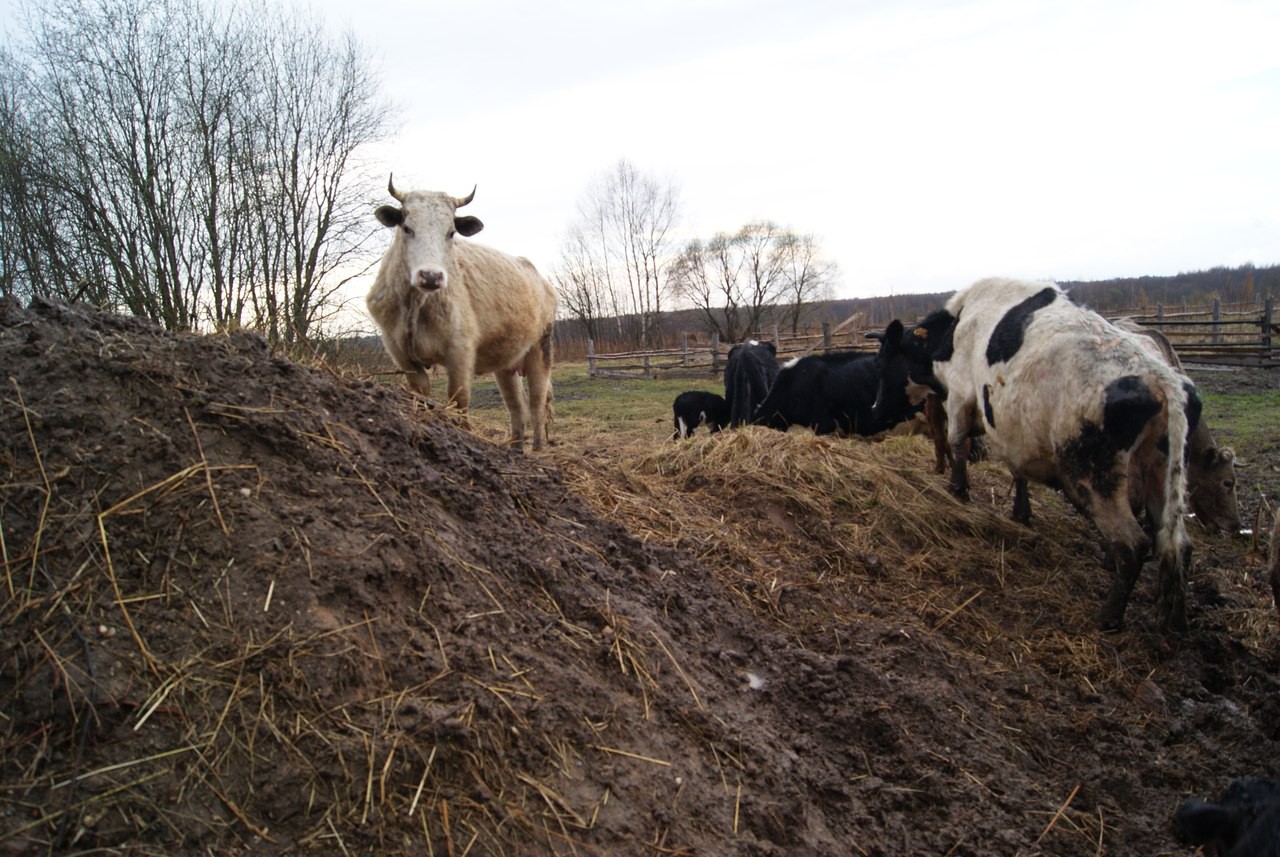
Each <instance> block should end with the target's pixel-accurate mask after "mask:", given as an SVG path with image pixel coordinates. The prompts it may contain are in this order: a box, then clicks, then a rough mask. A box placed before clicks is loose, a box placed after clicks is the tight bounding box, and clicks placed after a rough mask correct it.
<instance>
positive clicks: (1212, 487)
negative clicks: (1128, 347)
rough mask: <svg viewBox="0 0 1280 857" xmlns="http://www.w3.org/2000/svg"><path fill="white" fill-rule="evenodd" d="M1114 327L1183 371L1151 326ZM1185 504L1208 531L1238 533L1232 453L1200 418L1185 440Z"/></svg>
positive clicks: (1122, 323)
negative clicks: (1139, 339)
mask: <svg viewBox="0 0 1280 857" xmlns="http://www.w3.org/2000/svg"><path fill="white" fill-rule="evenodd" d="M1112 323H1113V324H1115V326H1116V327H1119V328H1120V329H1121V330H1127V331H1129V332H1130V333H1136V334H1139V335H1140V336H1142V337H1143V338H1144V340H1145V342H1146V343H1147V344H1148V348H1147V350H1148V351H1150V352H1151V353H1152V354H1154V355H1155V356H1156V357H1159V358H1160V359H1161V360H1163V361H1165V362H1166V363H1168V364H1169V365H1170V366H1172V367H1173V368H1174V369H1176V370H1177V371H1179V372H1181V371H1182V361H1181V360H1179V359H1178V355H1177V353H1175V352H1174V350H1173V345H1172V344H1171V343H1170V342H1169V338H1168V337H1166V336H1165V335H1164V334H1163V333H1161V332H1160V331H1158V330H1156V329H1155V328H1153V327H1144V326H1142V325H1140V324H1138V323H1137V322H1135V321H1133V320H1132V319H1128V318H1122V319H1118V320H1116V321H1114V322H1112ZM1187 502H1188V504H1189V505H1190V506H1191V511H1193V512H1195V514H1196V520H1197V521H1198V522H1199V523H1200V525H1201V526H1202V527H1204V528H1205V529H1206V530H1208V531H1209V532H1214V531H1218V532H1223V533H1230V534H1232V535H1234V534H1235V533H1238V532H1240V503H1239V500H1238V499H1237V498H1236V468H1235V453H1234V452H1233V451H1232V450H1231V449H1230V448H1229V447H1219V446H1217V444H1215V443H1214V440H1213V432H1212V431H1210V430H1209V425H1208V423H1207V422H1205V420H1204V419H1203V418H1202V419H1201V420H1200V421H1199V422H1198V423H1197V424H1196V426H1195V428H1194V429H1193V430H1192V431H1191V434H1190V436H1189V437H1188V438H1187Z"/></svg>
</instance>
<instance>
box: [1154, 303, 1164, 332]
mask: <svg viewBox="0 0 1280 857" xmlns="http://www.w3.org/2000/svg"><path fill="white" fill-rule="evenodd" d="M1163 322H1164V304H1156V330H1158V331H1160V332H1161V333H1164V324H1163Z"/></svg>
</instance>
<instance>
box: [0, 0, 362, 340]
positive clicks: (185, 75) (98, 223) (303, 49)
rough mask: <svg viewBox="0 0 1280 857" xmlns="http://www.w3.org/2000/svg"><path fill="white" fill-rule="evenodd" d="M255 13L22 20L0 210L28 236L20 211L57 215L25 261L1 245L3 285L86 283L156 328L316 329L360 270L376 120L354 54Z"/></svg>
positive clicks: (75, 288) (286, 333)
mask: <svg viewBox="0 0 1280 857" xmlns="http://www.w3.org/2000/svg"><path fill="white" fill-rule="evenodd" d="M267 11H268V14H267V15H265V16H264V15H263V10H262V9H261V8H260V7H259V8H255V9H252V10H249V9H237V8H235V7H227V6H220V5H216V4H203V3H201V2H200V0H87V2H86V0H36V2H35V3H33V5H32V6H30V7H28V18H27V24H26V36H27V38H26V42H25V44H23V45H22V48H23V50H22V51H21V52H22V53H23V57H22V59H21V61H19V60H18V59H17V58H15V57H13V56H7V55H6V56H0V64H3V66H4V68H3V70H0V75H3V76H2V77H0V80H3V81H4V83H3V84H0V89H2V91H3V94H2V95H0V99H2V100H0V109H3V111H4V116H3V119H2V120H0V122H2V124H3V128H0V146H3V149H2V150H0V153H3V156H4V158H5V162H4V163H3V164H0V173H3V177H0V184H2V187H0V205H2V206H4V209H3V211H0V213H2V214H4V215H6V217H7V216H9V215H10V214H15V213H16V214H20V215H22V216H23V217H24V218H25V219H26V221H27V222H29V223H32V224H34V223H36V214H35V213H33V212H32V211H31V208H32V200H34V199H37V198H38V199H40V200H45V201H47V202H45V203H43V204H45V205H47V206H52V208H53V211H52V212H49V213H52V214H55V215H56V219H54V218H49V219H48V222H50V223H53V224H54V226H53V227H52V228H51V229H46V232H45V233H43V235H44V237H41V238H40V241H39V243H38V244H34V243H33V242H32V241H27V245H29V248H30V249H29V251H28V252H26V255H25V256H22V255H21V254H19V253H18V252H17V245H16V244H6V243H4V238H5V237H6V236H0V258H3V260H4V262H3V264H4V265H5V269H4V273H5V276H6V277H8V275H9V274H10V273H11V272H12V273H17V272H18V271H19V269H18V268H17V267H15V265H14V264H13V263H11V262H10V259H13V260H18V259H19V258H22V259H23V260H24V261H23V263H22V268H21V276H22V277H23V278H24V279H25V280H26V281H27V285H26V288H28V289H30V290H32V291H33V292H34V291H35V290H36V289H42V290H46V291H50V292H52V293H58V294H68V295H69V294H71V293H73V292H84V291H85V290H86V288H90V287H92V286H93V285H94V284H102V289H103V295H104V297H105V299H106V300H108V301H109V302H110V303H111V304H113V305H115V306H117V307H120V308H124V309H127V310H129V311H130V312H133V313H135V314H137V315H142V316H145V317H148V318H151V319H154V320H156V321H160V322H162V323H163V324H165V325H166V326H168V327H170V328H191V327H195V326H197V325H198V324H199V323H200V322H202V321H203V322H211V323H213V324H214V325H215V326H230V325H237V324H241V323H244V322H245V321H246V320H247V321H248V322H249V323H251V324H255V325H257V326H260V327H261V328H263V329H264V330H265V331H266V332H267V333H268V335H269V336H270V337H271V338H272V339H273V340H274V341H277V342H283V343H289V342H291V341H293V339H294V338H295V337H305V336H307V335H308V331H309V330H310V329H311V328H312V327H313V326H314V325H315V324H317V323H323V322H324V321H325V319H326V318H327V317H328V314H329V313H331V312H332V311H333V308H334V299H335V293H336V291H337V290H338V288H340V286H341V285H342V279H341V278H342V276H344V275H345V276H347V277H350V276H353V275H357V274H358V273H360V270H361V268H362V267H363V266H365V265H367V264H369V263H370V262H372V261H373V260H372V259H370V258H368V254H367V253H366V251H365V250H364V245H365V242H366V241H367V240H368V239H369V237H370V236H371V235H372V233H373V232H374V230H373V228H372V226H371V225H370V224H369V223H368V222H367V218H366V217H365V210H364V209H365V207H366V206H365V205H364V199H363V192H362V187H363V182H364V181H365V180H366V177H365V176H362V175H359V174H358V170H357V169H356V168H355V161H354V156H355V153H356V152H357V150H358V149H359V148H360V147H361V146H363V145H364V144H366V143H369V142H372V141H375V140H377V139H379V138H380V137H381V136H382V135H383V134H385V129H386V126H385V124H384V123H385V118H384V117H385V116H386V115H387V113H386V111H384V110H382V109H381V106H380V105H379V104H377V103H376V90H375V86H374V78H373V76H372V74H371V72H370V70H369V68H370V67H369V62H368V59H367V57H366V56H365V55H364V53H363V52H362V51H361V49H360V48H359V46H358V45H357V44H356V43H355V42H354V40H352V39H351V38H350V37H347V38H345V39H344V40H342V41H340V42H337V43H334V42H331V41H329V40H328V39H326V37H325V35H324V32H323V30H322V28H321V26H320V24H319V23H318V22H316V21H314V20H310V19H307V18H305V17H303V16H302V15H301V14H299V13H294V14H292V15H291V16H289V17H286V16H284V15H283V14H281V13H280V12H279V11H278V10H267ZM273 12H274V14H271V13H273ZM36 135H38V139H39V141H40V145H39V146H38V147H33V146H31V145H30V144H29V143H27V142H25V141H29V140H30V139H32V138H33V137H35V136H36ZM11 164H12V165H13V166H14V169H13V170H9V169H8V168H9V166H10V165H11ZM32 234H34V235H36V236H37V237H40V236H41V235H42V233H39V232H34V233H32ZM11 246H12V247H14V248H15V249H14V250H13V252H10V250H9V249H8V248H9V247H11ZM72 278H74V281H73V279H72ZM59 281H60V282H59ZM0 282H7V281H6V280H0ZM4 287H5V288H8V289H13V288H15V286H13V285H5V286H4ZM246 317H247V319H246Z"/></svg>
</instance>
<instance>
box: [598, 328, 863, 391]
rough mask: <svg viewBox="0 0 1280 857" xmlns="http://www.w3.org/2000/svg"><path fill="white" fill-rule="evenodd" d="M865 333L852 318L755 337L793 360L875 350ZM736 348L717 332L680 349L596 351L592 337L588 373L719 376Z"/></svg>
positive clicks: (686, 340)
mask: <svg viewBox="0 0 1280 857" xmlns="http://www.w3.org/2000/svg"><path fill="white" fill-rule="evenodd" d="M865 333H866V329H865V328H862V327H861V326H860V325H859V324H858V323H857V321H854V320H852V319H851V320H850V321H847V322H843V323H841V324H840V325H838V326H837V328H835V329H833V328H832V327H831V324H830V323H827V322H824V323H823V325H822V332H821V333H816V334H802V335H797V336H792V335H790V334H782V333H779V331H778V326H777V325H776V324H775V325H774V326H773V328H772V329H771V330H770V332H769V333H768V334H766V335H757V336H755V337H753V338H754V339H758V340H760V341H762V342H772V343H773V344H774V347H775V348H777V349H778V359H779V360H790V359H791V358H792V357H799V356H801V355H803V354H808V353H810V352H813V351H830V350H832V349H839V350H841V351H850V350H863V351H868V352H870V351H875V350H876V348H877V347H878V345H877V343H876V342H874V341H872V340H869V339H867V338H866V337H865V336H864V334H865ZM732 347H733V346H732V345H730V346H728V347H726V346H724V345H722V344H721V343H720V337H719V335H716V334H712V336H711V344H710V345H690V344H689V336H688V334H685V335H684V336H682V337H681V343H680V347H679V348H668V349H659V350H657V351H625V352H619V353H615V354H596V353H595V343H594V342H592V341H591V340H590V339H588V340H587V374H588V375H590V376H591V377H592V378H676V377H698V376H701V377H715V376H718V375H719V374H720V373H721V372H723V371H724V364H725V362H726V361H727V360H728V358H729V348H732Z"/></svg>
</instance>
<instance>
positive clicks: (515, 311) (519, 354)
mask: <svg viewBox="0 0 1280 857" xmlns="http://www.w3.org/2000/svg"><path fill="white" fill-rule="evenodd" d="M387 191H388V192H389V193H390V194H391V195H392V196H393V197H395V198H396V199H397V200H398V201H399V202H400V205H399V206H394V205H384V206H381V207H379V208H378V210H377V211H375V212H374V214H375V216H376V217H377V218H378V220H379V222H381V223H382V225H383V226H386V227H388V228H393V229H395V237H394V238H392V239H391V246H390V247H389V248H388V249H387V252H386V254H385V255H384V256H383V257H382V265H381V267H380V268H379V269H378V276H377V278H376V279H375V280H374V283H373V287H372V288H371V289H370V290H369V294H368V296H367V297H366V298H365V303H366V304H367V306H368V307H369V314H370V315H372V316H373V319H374V321H376V322H377V323H378V327H379V328H381V330H382V342H383V344H384V345H385V346H386V349H387V353H389V354H390V355H391V359H392V360H394V361H395V363H396V365H397V366H399V367H400V368H401V369H403V370H405V372H407V373H408V382H409V386H410V387H412V388H413V389H414V390H416V391H418V392H419V393H421V394H422V395H424V396H429V395H430V394H431V379H430V377H429V376H428V375H427V370H428V369H430V368H431V366H432V365H434V364H437V363H439V364H441V365H442V366H444V369H445V373H446V375H447V377H448V389H449V402H450V404H452V405H454V406H456V407H457V408H458V410H459V411H461V412H462V414H463V417H464V420H465V417H466V413H467V408H468V407H469V406H470V404H471V382H472V379H473V378H474V376H475V375H476V374H484V373H486V372H492V373H494V376H495V378H496V379H497V382H498V389H499V391H501V393H502V401H503V402H504V403H505V404H506V406H507V411H508V412H509V413H510V415H511V442H512V443H513V444H516V445H519V444H521V443H522V442H523V441H524V432H525V420H526V412H527V411H528V410H532V417H533V448H534V449H541V448H542V445H543V444H544V443H545V442H546V437H547V411H548V407H549V403H550V401H551V344H552V343H551V337H552V332H553V330H554V324H555V315H556V293H555V291H554V290H553V289H552V288H551V284H550V283H548V282H547V281H546V279H544V278H543V277H542V275H541V274H539V273H538V271H537V269H535V268H534V267H533V263H531V262H530V261H529V260H528V259H524V258H517V257H515V256H508V255H507V254H506V253H502V252H499V251H497V250H494V249H492V248H489V247H485V246H484V245H482V244H475V243H472V242H469V241H458V240H457V239H456V237H455V236H457V235H464V236H471V235H475V234H476V233H477V232H479V231H480V230H481V229H482V228H484V224H482V223H481V222H480V221H479V220H478V219H477V218H475V217H465V216H464V217H459V216H458V215H457V214H456V211H457V209H459V208H461V207H462V206H464V205H466V204H467V203H469V202H471V200H472V199H473V198H474V197H475V190H474V189H472V191H471V194H470V195H468V196H466V197H463V198H461V199H455V198H454V197H452V196H449V195H448V194H444V193H439V192H436V191H409V192H406V193H401V192H398V191H396V188H395V184H394V182H393V181H390V180H389V181H388V182H387ZM521 373H523V374H524V375H525V377H526V378H528V382H529V395H528V399H527V403H526V397H525V392H524V388H523V386H522V384H521V382H520V375H521Z"/></svg>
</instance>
